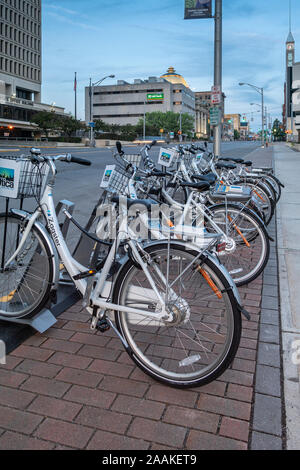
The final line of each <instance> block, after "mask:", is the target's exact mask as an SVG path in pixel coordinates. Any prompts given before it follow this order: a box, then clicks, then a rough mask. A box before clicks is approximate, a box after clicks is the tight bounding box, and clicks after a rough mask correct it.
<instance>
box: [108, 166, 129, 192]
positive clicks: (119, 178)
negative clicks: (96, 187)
mask: <svg viewBox="0 0 300 470" xmlns="http://www.w3.org/2000/svg"><path fill="white" fill-rule="evenodd" d="M130 178H131V175H130V174H128V172H126V171H125V170H124V169H123V168H121V167H119V166H117V167H116V168H115V169H114V171H113V172H112V175H111V177H110V179H109V183H108V186H107V188H106V190H107V191H108V192H110V193H113V194H121V195H125V194H126V192H127V189H128V184H129V180H130Z"/></svg>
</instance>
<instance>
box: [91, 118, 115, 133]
mask: <svg viewBox="0 0 300 470" xmlns="http://www.w3.org/2000/svg"><path fill="white" fill-rule="evenodd" d="M95 131H96V132H99V131H102V132H111V126H110V125H109V124H106V122H104V121H102V119H97V120H96V121H95Z"/></svg>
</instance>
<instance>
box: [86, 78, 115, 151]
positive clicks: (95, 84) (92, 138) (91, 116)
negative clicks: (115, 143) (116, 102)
mask: <svg viewBox="0 0 300 470" xmlns="http://www.w3.org/2000/svg"><path fill="white" fill-rule="evenodd" d="M107 78H115V75H107V76H106V77H103V78H101V80H98V82H95V83H92V79H91V78H90V128H91V130H90V146H91V147H94V146H95V141H94V128H93V127H92V123H93V122H94V113H93V106H94V87H95V86H97V85H100V84H101V83H102V82H103V81H104V80H106V79H107Z"/></svg>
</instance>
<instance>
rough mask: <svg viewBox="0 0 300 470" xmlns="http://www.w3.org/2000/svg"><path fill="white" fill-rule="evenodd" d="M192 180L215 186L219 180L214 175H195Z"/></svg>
mask: <svg viewBox="0 0 300 470" xmlns="http://www.w3.org/2000/svg"><path fill="white" fill-rule="evenodd" d="M192 178H193V179H195V180H198V181H202V182H203V183H209V184H214V183H215V182H216V180H217V177H216V175H215V174H214V173H208V174H207V175H193V176H192Z"/></svg>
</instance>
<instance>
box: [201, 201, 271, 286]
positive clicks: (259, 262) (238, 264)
mask: <svg viewBox="0 0 300 470" xmlns="http://www.w3.org/2000/svg"><path fill="white" fill-rule="evenodd" d="M209 216H210V217H211V219H212V220H213V221H214V222H215V223H216V224H217V225H218V226H219V227H220V229H221V230H222V231H223V232H224V233H225V234H226V235H227V236H228V237H230V238H231V239H232V241H233V245H232V246H230V247H227V250H226V251H224V252H221V253H220V254H219V257H220V261H221V263H222V264H224V266H225V267H226V269H227V270H228V272H229V274H230V276H231V277H232V279H233V280H234V282H235V283H236V285H237V286H243V285H245V284H249V283H250V282H252V281H254V279H256V278H257V277H258V276H259V275H260V274H261V273H262V271H263V270H264V268H265V267H266V264H267V262H268V260H269V255H270V242H269V238H268V234H267V231H266V229H265V226H264V225H263V223H262V222H261V221H260V220H259V218H258V217H256V216H255V215H254V214H253V213H252V212H250V211H248V210H247V209H246V208H244V209H241V208H240V207H239V206H236V205H234V204H226V205H225V204H216V205H214V206H211V207H210V208H209ZM206 228H207V229H208V230H209V231H214V229H213V228H212V227H211V224H210V222H209V220H207V222H206Z"/></svg>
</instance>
